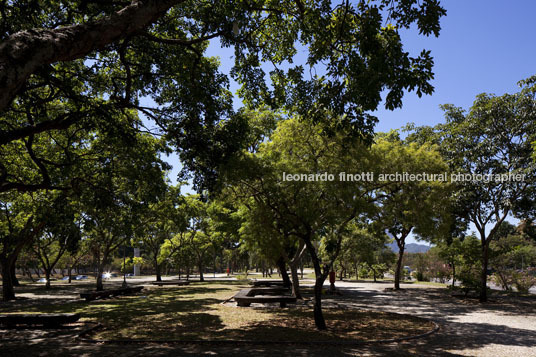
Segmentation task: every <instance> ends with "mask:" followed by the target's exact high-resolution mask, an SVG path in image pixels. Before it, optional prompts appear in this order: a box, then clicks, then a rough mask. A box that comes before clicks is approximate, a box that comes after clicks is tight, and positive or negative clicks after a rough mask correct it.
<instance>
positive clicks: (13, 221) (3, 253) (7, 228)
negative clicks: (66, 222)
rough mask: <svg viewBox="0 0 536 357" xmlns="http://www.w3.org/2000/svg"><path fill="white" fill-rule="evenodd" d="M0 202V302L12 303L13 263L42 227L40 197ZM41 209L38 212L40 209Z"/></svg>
mask: <svg viewBox="0 0 536 357" xmlns="http://www.w3.org/2000/svg"><path fill="white" fill-rule="evenodd" d="M1 198H2V199H1V200H0V247H1V250H0V265H1V268H2V299H3V300H4V301H8V300H13V299H15V290H14V288H13V286H14V279H13V276H14V271H15V262H16V260H17V258H18V256H19V254H20V252H21V251H22V249H23V248H24V247H25V246H27V245H29V244H30V243H31V242H32V241H33V240H34V238H35V237H36V236H38V235H39V234H40V233H41V231H42V230H43V228H44V227H45V224H46V220H45V218H44V215H43V211H42V206H40V203H41V202H42V201H44V200H45V198H44V196H43V195H38V194H36V195H34V196H32V195H28V194H22V195H17V194H13V193H3V194H2V195H1ZM40 208H41V209H40Z"/></svg>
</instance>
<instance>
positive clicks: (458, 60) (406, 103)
mask: <svg viewBox="0 0 536 357" xmlns="http://www.w3.org/2000/svg"><path fill="white" fill-rule="evenodd" d="M442 3H443V6H444V7H445V8H446V9H447V16H446V17H444V18H443V19H442V21H441V27H442V30H441V34H440V36H439V37H438V38H435V37H428V38H427V37H423V36H419V35H418V34H417V33H416V31H413V30H409V31H404V32H403V33H402V34H401V35H402V39H403V43H404V47H405V50H406V51H409V52H410V54H413V55H417V54H418V53H420V51H421V50H422V49H427V50H431V51H432V56H433V57H434V61H435V66H434V73H435V79H434V80H433V82H432V84H433V85H434V87H435V92H434V94H433V95H431V96H424V97H422V98H418V97H417V96H416V95H415V94H414V93H409V94H406V95H405V96H404V100H403V108H401V109H397V110H395V111H388V110H385V109H380V110H378V111H377V112H376V113H375V114H376V115H377V116H378V118H379V123H378V125H377V126H376V131H388V130H390V129H396V128H400V127H401V126H403V125H405V124H406V123H408V122H414V123H415V124H417V125H433V124H436V123H439V122H441V121H443V113H442V111H441V110H440V109H439V105H440V104H446V103H452V104H454V105H456V106H461V107H464V108H466V109H467V108H469V107H470V106H471V103H472V102H473V100H474V98H475V96H476V95H477V94H479V93H482V92H487V93H495V94H497V95H501V94H504V93H512V92H515V91H517V85H516V83H517V81H519V80H521V79H524V78H527V77H529V76H531V75H534V74H536V41H535V37H534V36H535V30H534V25H533V24H534V16H535V14H536V1H532V0H518V1H504V0H470V1H456V0H453V1H442ZM208 55H211V56H218V57H220V60H221V64H222V71H223V72H225V73H228V70H229V69H230V67H231V65H232V58H231V56H232V55H233V51H232V49H222V48H220V46H219V44H218V42H213V43H211V46H210V47H209V50H208ZM236 89H237V87H236V85H235V84H233V85H232V87H231V90H233V91H235V90H236ZM235 104H236V105H240V101H239V100H238V99H236V101H235ZM170 163H171V164H172V165H173V166H174V170H173V171H172V172H171V175H170V176H171V177H170V178H171V179H172V180H173V181H175V177H176V173H177V171H178V168H179V165H178V162H177V158H176V156H172V157H170ZM410 242H413V240H412V239H411V240H410Z"/></svg>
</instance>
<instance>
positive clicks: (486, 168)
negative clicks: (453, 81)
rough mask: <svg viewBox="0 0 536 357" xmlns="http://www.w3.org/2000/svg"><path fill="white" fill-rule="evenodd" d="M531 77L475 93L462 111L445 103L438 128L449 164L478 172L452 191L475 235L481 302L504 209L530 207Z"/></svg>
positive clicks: (535, 133)
mask: <svg viewBox="0 0 536 357" xmlns="http://www.w3.org/2000/svg"><path fill="white" fill-rule="evenodd" d="M535 82H536V78H534V77H533V78H530V79H528V80H525V81H521V82H519V85H520V86H521V90H520V91H519V92H518V93H515V94H504V95H502V96H495V95H490V94H480V95H478V96H477V98H476V100H475V101H474V103H473V105H472V107H471V108H470V110H469V112H467V113H466V112H465V111H464V110H463V109H461V108H457V107H455V106H453V105H444V106H443V110H444V111H445V116H446V118H447V123H446V124H444V125H440V126H439V127H438V128H437V129H438V131H439V134H440V135H441V140H442V142H441V147H442V150H443V155H444V156H445V157H446V158H447V159H448V162H449V165H450V167H451V170H452V171H453V172H459V173H461V174H464V175H465V174H468V175H480V176H479V177H480V179H478V176H477V177H476V178H477V179H471V180H459V181H458V182H457V191H458V193H457V196H456V197H457V200H458V202H459V204H460V205H462V206H463V207H465V217H464V218H465V219H466V220H467V221H469V222H472V223H473V224H474V225H475V227H476V229H477V232H478V234H479V236H480V245H481V257H482V259H481V264H482V266H481V271H480V287H479V290H480V301H482V302H484V301H486V300H487V275H488V262H489V245H490V242H491V241H492V240H494V239H495V238H496V237H497V233H498V230H499V229H500V227H501V224H502V223H503V222H504V220H505V219H506V217H508V215H509V214H511V213H514V214H517V215H519V216H523V215H524V214H526V213H527V212H528V211H530V210H531V209H532V208H531V207H532V204H531V203H529V202H531V201H532V195H533V186H534V185H533V183H534V175H535V170H534V162H533V161H532V160H531V156H532V153H533V149H532V143H533V142H534V141H535V138H536V127H535V126H534V106H535V104H536V101H535V93H536V86H535V85H534V83H535ZM512 175H514V176H512ZM516 175H519V176H516Z"/></svg>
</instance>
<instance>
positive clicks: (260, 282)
mask: <svg viewBox="0 0 536 357" xmlns="http://www.w3.org/2000/svg"><path fill="white" fill-rule="evenodd" d="M251 284H252V285H253V286H255V287H257V286H284V287H289V288H290V285H287V284H285V282H284V281H280V280H256V281H253V282H251Z"/></svg>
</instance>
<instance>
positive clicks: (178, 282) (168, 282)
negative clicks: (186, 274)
mask: <svg viewBox="0 0 536 357" xmlns="http://www.w3.org/2000/svg"><path fill="white" fill-rule="evenodd" d="M151 285H158V286H164V285H178V286H182V285H190V282H189V281H188V280H166V281H153V282H152V283H151Z"/></svg>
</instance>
